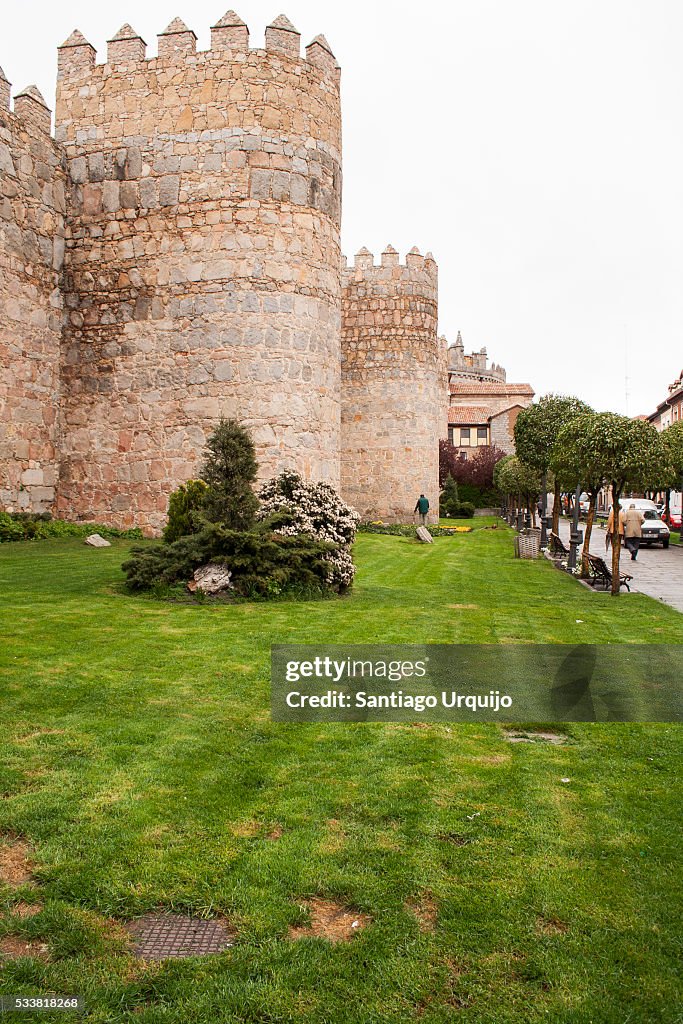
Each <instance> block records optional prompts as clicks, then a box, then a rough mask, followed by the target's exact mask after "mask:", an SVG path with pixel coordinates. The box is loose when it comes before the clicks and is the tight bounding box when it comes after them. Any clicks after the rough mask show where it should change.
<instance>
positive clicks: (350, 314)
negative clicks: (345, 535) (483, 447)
mask: <svg viewBox="0 0 683 1024" xmlns="http://www.w3.org/2000/svg"><path fill="white" fill-rule="evenodd" d="M342 280H343V299H342V474H341V477H342V494H343V496H344V498H345V500H346V501H348V502H350V503H351V504H352V505H353V506H354V507H355V508H356V509H357V510H358V511H359V512H360V514H361V516H362V517H363V518H364V519H375V518H377V519H382V520H383V521H384V522H410V521H411V519H412V512H413V509H414V508H415V502H416V501H417V498H418V497H419V495H420V494H421V493H424V494H426V495H427V497H428V498H429V501H430V505H431V513H430V520H431V521H436V520H437V519H438V499H439V438H440V437H441V436H442V435H443V422H442V421H443V419H444V395H445V393H446V392H445V385H444V355H443V352H442V351H441V348H440V346H439V342H438V339H437V267H436V263H435V262H434V259H433V257H432V256H431V254H427V256H424V257H423V256H421V255H420V253H419V252H418V250H417V249H411V251H410V252H409V253H408V255H407V256H406V263H405V266H403V265H401V264H400V263H399V257H398V253H397V252H396V250H395V249H392V247H391V246H388V247H387V249H386V250H385V251H384V252H383V253H382V258H381V265H380V266H375V265H374V260H373V256H372V254H371V253H369V252H368V250H367V249H361V250H360V252H359V253H358V254H357V255H356V257H355V261H354V266H353V269H351V268H348V269H344V270H343V272H342Z"/></svg>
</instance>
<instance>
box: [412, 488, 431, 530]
mask: <svg viewBox="0 0 683 1024" xmlns="http://www.w3.org/2000/svg"><path fill="white" fill-rule="evenodd" d="M414 512H419V514H420V524H421V525H422V526H426V524H427V513H428V512H429V499H428V498H425V496H424V494H421V495H420V497H419V498H418V499H417V502H416V503H415V509H414Z"/></svg>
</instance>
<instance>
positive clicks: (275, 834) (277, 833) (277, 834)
mask: <svg viewBox="0 0 683 1024" xmlns="http://www.w3.org/2000/svg"><path fill="white" fill-rule="evenodd" d="M283 833H284V829H283V827H282V825H276V826H275V828H271V830H270V832H266V839H267V840H268V841H269V842H271V843H274V842H276V841H277V840H278V839H282V835H283Z"/></svg>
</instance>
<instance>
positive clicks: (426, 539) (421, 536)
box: [415, 526, 434, 544]
mask: <svg viewBox="0 0 683 1024" xmlns="http://www.w3.org/2000/svg"><path fill="white" fill-rule="evenodd" d="M415 532H416V533H417V539H418V540H421V541H422V543H423V544H433V543H434V538H433V537H432V535H431V533H430V532H429V530H428V529H427V527H426V526H418V528H417V530H416V531H415Z"/></svg>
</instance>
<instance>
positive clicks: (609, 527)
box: [605, 505, 624, 551]
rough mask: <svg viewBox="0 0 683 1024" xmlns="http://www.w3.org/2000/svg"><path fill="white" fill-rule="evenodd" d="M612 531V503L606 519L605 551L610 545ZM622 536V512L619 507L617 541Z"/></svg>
mask: <svg viewBox="0 0 683 1024" xmlns="http://www.w3.org/2000/svg"><path fill="white" fill-rule="evenodd" d="M613 533H614V505H612V507H611V508H610V510H609V518H608V520H607V535H606V537H605V551H609V549H610V547H611V545H612V534H613ZM623 536H624V513H623V512H622V511H621V509H619V538H620V540H619V543H621V540H622V539H623Z"/></svg>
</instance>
